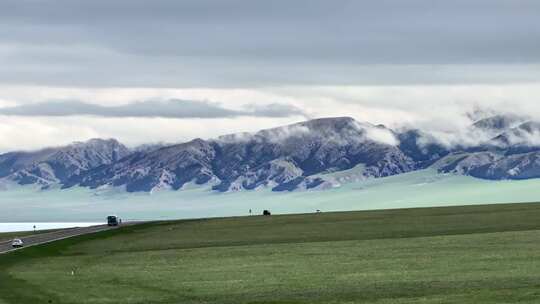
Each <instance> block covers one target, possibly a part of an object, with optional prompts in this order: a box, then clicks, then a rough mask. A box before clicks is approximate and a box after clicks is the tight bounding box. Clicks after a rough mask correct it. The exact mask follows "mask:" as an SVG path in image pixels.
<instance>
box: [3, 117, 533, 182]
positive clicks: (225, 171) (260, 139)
mask: <svg viewBox="0 0 540 304" xmlns="http://www.w3.org/2000/svg"><path fill="white" fill-rule="evenodd" d="M467 132H469V133H470V134H473V135H474V134H479V135H478V138H479V139H480V140H478V141H477V142H476V143H474V144H464V143H463V144H457V145H449V144H447V143H444V141H442V140H440V139H439V138H437V136H436V135H434V134H431V133H429V132H426V131H423V130H419V129H410V128H409V129H404V130H393V129H390V128H387V127H385V126H383V125H373V124H370V123H367V122H358V121H356V120H354V119H352V118H350V117H335V118H320V119H314V120H309V121H305V122H300V123H296V124H292V125H288V126H283V127H278V128H273V129H267V130H262V131H259V132H256V133H240V134H231V135H225V136H221V137H218V138H215V139H210V140H203V139H194V140H192V141H190V142H186V143H181V144H173V145H166V144H160V145H144V146H142V147H137V148H133V149H129V148H127V147H126V146H124V145H123V144H121V143H119V142H118V141H116V140H114V139H107V140H104V139H92V140H89V141H87V142H77V143H73V144H71V145H67V146H63V147H56V148H47V149H42V150H39V151H32V152H9V153H5V154H2V155H0V179H3V180H6V181H10V182H14V183H17V184H20V185H28V184H35V185H38V186H40V187H41V188H44V189H46V188H49V187H61V188H70V187H73V186H82V187H90V188H102V187H120V188H123V189H125V190H126V191H128V192H141V191H142V192H153V191H159V190H182V189H184V188H186V187H189V186H190V185H193V184H196V185H209V186H211V187H212V189H213V190H214V191H218V192H227V191H240V190H255V189H258V188H262V187H264V188H271V189H272V190H273V191H293V190H307V189H325V188H332V187H339V186H340V185H341V184H342V183H344V182H347V181H350V180H354V179H364V178H378V177H385V176H390V175H396V174H402V173H406V172H410V171H414V170H420V169H425V168H435V169H437V170H438V172H440V173H454V174H464V175H470V176H473V177H477V178H482V179H491V180H499V179H529V178H538V177H540V123H539V122H535V121H531V120H528V119H525V118H522V117H516V116H511V115H496V116H490V117H487V118H483V119H479V120H477V121H475V122H474V123H473V124H471V126H469V127H468V129H467ZM480 134H481V136H480ZM483 138H485V139H483ZM336 173H340V174H338V175H339V178H336V175H337V174H336Z"/></svg>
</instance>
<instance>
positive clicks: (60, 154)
mask: <svg viewBox="0 0 540 304" xmlns="http://www.w3.org/2000/svg"><path fill="white" fill-rule="evenodd" d="M128 154H129V150H128V149H127V148H126V147H125V146H124V145H122V144H120V143H119V142H118V141H116V140H114V139H109V140H103V139H91V140H89V141H87V142H77V143H73V144H71V145H68V146H64V147H59V148H48V149H43V150H39V151H34V152H10V153H6V154H2V155H0V177H1V178H6V179H8V180H11V181H14V182H17V183H19V184H22V185H25V184H38V185H41V186H43V187H48V186H50V185H52V184H58V183H60V184H62V183H65V182H67V181H68V180H69V179H70V178H71V177H72V176H74V175H79V174H82V173H83V172H86V171H88V170H90V169H92V168H96V167H98V166H101V165H105V164H111V163H114V162H116V161H118V160H119V159H121V158H123V157H125V156H126V155H128Z"/></svg>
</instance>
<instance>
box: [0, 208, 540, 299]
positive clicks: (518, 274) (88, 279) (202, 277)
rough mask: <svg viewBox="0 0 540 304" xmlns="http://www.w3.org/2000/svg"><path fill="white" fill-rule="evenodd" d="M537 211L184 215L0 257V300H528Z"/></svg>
mask: <svg viewBox="0 0 540 304" xmlns="http://www.w3.org/2000/svg"><path fill="white" fill-rule="evenodd" d="M538 302H540V204H510V205H484V206H467V207H446V208H423V209H403V210H385V211H364V212H343V213H322V214H309V215H307V214H305V215H285V216H272V217H260V216H253V217H240V218H222V219H209V220H184V221H172V222H160V223H149V224H143V225H138V226H131V227H124V228H121V229H118V230H114V231H107V232H102V233H97V234H93V235H87V236H82V237H76V238H72V239H67V240H62V241H58V242H54V243H51V244H47V245H42V246H36V247H31V248H26V249H24V250H21V251H17V252H13V253H10V254H6V255H3V256H0V303H2V304H4V303H14V304H15V303H17V304H19V303H21V304H25V303H188V304H189V303H267V304H270V303H274V304H278V303H279V304H286V303H289V304H292V303H335V304H337V303H340V304H341V303H343V304H344V303H348V304H350V303H377V304H385V303H538Z"/></svg>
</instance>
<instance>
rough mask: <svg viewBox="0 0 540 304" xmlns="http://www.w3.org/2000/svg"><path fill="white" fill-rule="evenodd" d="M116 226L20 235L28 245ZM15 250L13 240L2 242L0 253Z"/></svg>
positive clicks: (25, 244)
mask: <svg viewBox="0 0 540 304" xmlns="http://www.w3.org/2000/svg"><path fill="white" fill-rule="evenodd" d="M130 224H132V223H129V224H128V225H130ZM115 228H117V227H109V226H107V225H99V226H90V227H80V228H68V229H61V230H58V231H52V232H46V233H38V234H34V235H29V236H25V237H20V239H21V240H22V241H23V242H24V246H25V247H28V246H32V245H38V244H44V243H49V242H52V241H57V240H61V239H65V238H69V237H73V236H77V235H82V234H88V233H94V232H99V231H104V230H109V229H115ZM23 248H24V247H23ZM13 250H15V249H14V248H12V247H11V241H4V242H0V254H2V253H6V252H9V251H13Z"/></svg>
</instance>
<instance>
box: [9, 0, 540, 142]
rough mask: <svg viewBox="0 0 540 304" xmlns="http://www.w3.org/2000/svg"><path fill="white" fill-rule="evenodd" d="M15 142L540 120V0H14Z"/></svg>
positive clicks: (11, 23)
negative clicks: (309, 124)
mask: <svg viewBox="0 0 540 304" xmlns="http://www.w3.org/2000/svg"><path fill="white" fill-rule="evenodd" d="M0 23H1V26H0V152H4V151H10V150H27V149H38V148H41V147H45V146H55V145H63V144H67V143H69V142H72V141H81V140H86V139H90V138H95V137H102V138H117V139H118V140H120V141H122V142H124V143H125V144H127V145H129V146H136V145H138V144H142V143H155V142H182V141H187V140H190V139H192V138H196V137H201V138H212V137H216V136H219V135H222V134H227V133H234V132H242V131H256V130H258V129H261V128H269V127H275V126H279V125H283V124H289V123H294V122H298V121H302V120H306V119H312V118H317V117H329V116H351V117H353V118H355V119H357V120H360V121H368V122H371V123H374V124H385V125H388V126H390V127H403V126H414V127H419V128H423V129H429V130H439V131H452V130H457V131H459V130H461V129H463V128H464V127H465V126H467V125H468V124H470V118H469V116H468V115H467V114H469V113H471V112H472V111H475V110H478V109H480V110H485V111H491V112H504V113H507V112H511V113H515V114H520V115H528V116H531V117H538V118H540V101H539V99H540V85H539V84H540V2H539V1H536V0H454V1H439V0H408V1H402V0H393V1H391V0H372V1H367V0H324V1H323V0H310V1H306V0H297V1H284V0H274V1H259V0H183V1H173V0H155V1H143V0H129V1H128V0H106V1H105V0H93V1H83V0H33V1H29V0H0Z"/></svg>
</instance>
